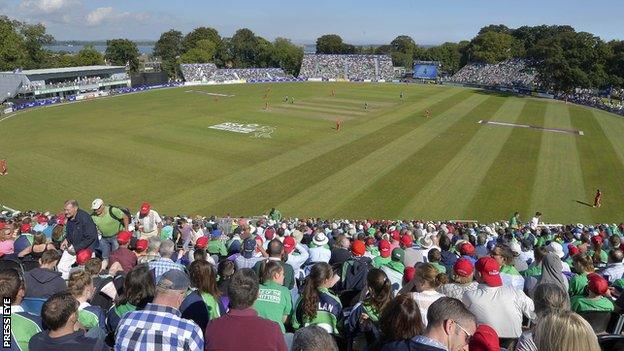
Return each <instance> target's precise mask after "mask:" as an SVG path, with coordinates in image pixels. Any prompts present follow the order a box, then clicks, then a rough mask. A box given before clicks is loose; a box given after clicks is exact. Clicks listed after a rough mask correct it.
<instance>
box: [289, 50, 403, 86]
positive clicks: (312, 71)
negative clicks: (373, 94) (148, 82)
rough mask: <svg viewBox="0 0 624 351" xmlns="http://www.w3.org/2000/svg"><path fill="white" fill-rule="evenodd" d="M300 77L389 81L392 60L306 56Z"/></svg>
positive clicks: (381, 57) (335, 55)
mask: <svg viewBox="0 0 624 351" xmlns="http://www.w3.org/2000/svg"><path fill="white" fill-rule="evenodd" d="M299 76H300V77H307V78H321V79H345V80H351V81H364V80H371V81H381V80H385V81H391V80H392V79H394V68H393V66H392V59H391V58H390V56H388V55H337V54H306V55H304V56H303V61H302V63H301V70H300V72H299Z"/></svg>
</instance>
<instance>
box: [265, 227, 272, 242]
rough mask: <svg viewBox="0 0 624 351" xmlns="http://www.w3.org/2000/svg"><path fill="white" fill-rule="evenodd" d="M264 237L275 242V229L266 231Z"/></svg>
mask: <svg viewBox="0 0 624 351" xmlns="http://www.w3.org/2000/svg"><path fill="white" fill-rule="evenodd" d="M264 237H265V238H266V239H267V240H273V238H274V237H275V230H273V229H267V230H265V231H264Z"/></svg>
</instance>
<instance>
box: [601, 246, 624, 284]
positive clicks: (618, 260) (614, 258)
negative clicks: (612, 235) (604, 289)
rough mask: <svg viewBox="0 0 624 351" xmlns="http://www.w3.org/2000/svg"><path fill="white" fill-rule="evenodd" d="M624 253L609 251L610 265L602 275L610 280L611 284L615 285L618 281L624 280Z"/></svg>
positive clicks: (614, 250)
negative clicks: (623, 276) (623, 261)
mask: <svg viewBox="0 0 624 351" xmlns="http://www.w3.org/2000/svg"><path fill="white" fill-rule="evenodd" d="M623 259H624V253H622V251H621V250H619V249H613V250H611V251H609V263H608V264H607V268H605V269H604V270H603V271H602V272H601V274H602V275H603V276H604V277H605V278H607V279H608V280H609V283H610V284H613V282H615V281H616V280H618V279H620V278H622V275H623V274H624V263H622V260H623Z"/></svg>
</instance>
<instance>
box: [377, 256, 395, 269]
mask: <svg viewBox="0 0 624 351" xmlns="http://www.w3.org/2000/svg"><path fill="white" fill-rule="evenodd" d="M390 260H391V258H390V257H381V256H377V257H375V258H374V259H373V267H375V268H381V266H385V265H386V264H388V262H390Z"/></svg>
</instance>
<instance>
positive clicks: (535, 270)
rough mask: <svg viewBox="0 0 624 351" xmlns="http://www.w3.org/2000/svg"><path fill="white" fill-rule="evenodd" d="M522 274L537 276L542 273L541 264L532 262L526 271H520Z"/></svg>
mask: <svg viewBox="0 0 624 351" xmlns="http://www.w3.org/2000/svg"><path fill="white" fill-rule="evenodd" d="M522 275H523V276H524V277H539V276H540V275H542V265H541V264H539V265H538V264H535V263H532V264H531V265H530V266H529V268H528V269H527V270H526V271H524V272H522Z"/></svg>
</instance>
